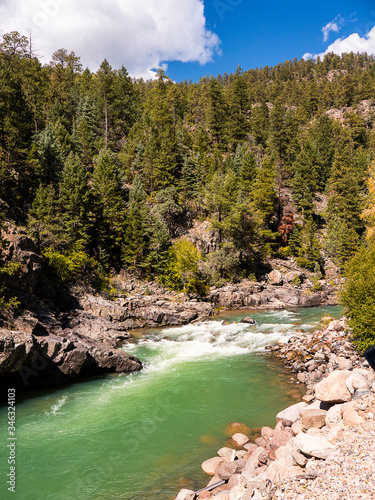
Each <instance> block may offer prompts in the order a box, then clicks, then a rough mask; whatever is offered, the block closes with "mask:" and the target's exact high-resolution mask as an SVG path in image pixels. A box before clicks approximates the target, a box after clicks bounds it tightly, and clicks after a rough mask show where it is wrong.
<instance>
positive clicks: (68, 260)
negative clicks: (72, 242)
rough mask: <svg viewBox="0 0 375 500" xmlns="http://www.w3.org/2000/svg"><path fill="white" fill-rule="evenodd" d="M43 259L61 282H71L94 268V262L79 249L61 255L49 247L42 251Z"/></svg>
mask: <svg viewBox="0 0 375 500" xmlns="http://www.w3.org/2000/svg"><path fill="white" fill-rule="evenodd" d="M43 255H44V257H45V258H46V259H47V260H48V263H49V265H50V266H51V267H53V269H54V270H55V272H56V274H57V276H58V277H59V278H60V279H61V281H72V280H75V279H77V278H79V277H81V276H82V275H83V274H84V273H85V271H86V270H87V269H88V268H91V269H93V268H95V267H96V262H95V260H94V259H92V258H90V257H89V256H88V255H87V254H86V253H85V252H84V251H83V250H81V249H80V248H78V249H73V250H72V251H71V252H69V253H66V254H63V253H61V252H58V251H57V250H55V249H53V248H51V247H49V248H46V249H45V250H44V251H43Z"/></svg>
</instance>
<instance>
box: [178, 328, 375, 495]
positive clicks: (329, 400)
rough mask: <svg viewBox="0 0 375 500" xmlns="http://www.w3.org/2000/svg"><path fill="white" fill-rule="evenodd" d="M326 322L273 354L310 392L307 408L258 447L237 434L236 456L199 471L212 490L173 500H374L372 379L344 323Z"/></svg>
mask: <svg viewBox="0 0 375 500" xmlns="http://www.w3.org/2000/svg"><path fill="white" fill-rule="evenodd" d="M322 321H323V323H322V328H321V329H320V330H319V331H317V332H315V333H314V334H310V333H309V334H307V333H303V332H301V333H299V334H298V335H296V336H294V337H292V338H289V339H287V338H280V339H279V341H278V343H277V344H276V345H274V346H268V352H269V353H270V355H271V356H276V357H277V358H278V359H282V360H283V361H284V362H285V363H286V365H287V366H289V367H290V369H291V370H292V371H293V372H294V374H295V376H296V378H297V381H299V382H300V383H304V384H306V394H305V396H304V397H303V398H302V401H301V402H299V403H296V404H294V405H293V406H291V407H289V408H286V409H285V410H283V411H281V412H279V413H278V414H277V415H276V426H275V427H274V428H273V429H272V428H270V427H262V428H261V431H260V436H259V437H257V438H256V439H255V440H253V442H251V440H250V438H249V436H250V434H249V433H248V432H246V431H245V432H236V433H234V434H233V436H232V446H231V448H228V447H224V448H221V449H220V450H219V451H218V453H217V456H216V457H213V458H211V459H208V460H207V461H205V462H204V463H203V464H202V469H203V470H204V471H205V472H206V473H207V474H208V475H210V476H212V478H211V481H210V482H209V483H208V488H209V489H208V490H205V491H201V492H199V493H198V494H197V493H196V492H194V491H191V490H181V491H180V492H179V494H178V496H177V498H176V500H192V499H196V498H199V499H203V498H212V499H218V500H219V499H220V500H250V499H255V500H261V499H267V500H277V499H280V500H289V499H316V498H330V499H340V500H343V499H345V500H349V499H353V498H364V499H371V498H374V496H375V482H374V481H373V479H372V474H373V472H374V470H375V465H374V463H375V462H374V455H375V453H374V449H373V439H374V436H375V423H374V415H375V372H374V371H373V370H372V369H371V368H369V366H368V363H367V361H366V360H365V359H364V358H363V357H362V356H360V355H358V354H357V353H356V351H355V349H354V348H353V346H352V344H351V342H350V338H349V336H348V334H347V333H346V332H345V329H344V326H345V325H344V321H330V320H329V318H326V319H323V320H322ZM244 428H245V429H246V426H244ZM215 485H217V486H216V487H215ZM211 487H212V488H211Z"/></svg>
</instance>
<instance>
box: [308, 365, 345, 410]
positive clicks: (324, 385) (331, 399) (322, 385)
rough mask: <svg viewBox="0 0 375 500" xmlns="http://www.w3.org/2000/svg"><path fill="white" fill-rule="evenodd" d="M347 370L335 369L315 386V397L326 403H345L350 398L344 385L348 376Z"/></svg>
mask: <svg viewBox="0 0 375 500" xmlns="http://www.w3.org/2000/svg"><path fill="white" fill-rule="evenodd" d="M350 375H351V372H350V371H349V370H335V371H333V372H331V373H330V374H329V375H328V377H327V378H325V379H323V380H322V381H321V382H319V383H318V384H316V386H315V397H316V399H319V400H320V401H324V402H326V403H345V402H347V401H350V400H351V394H350V392H349V389H348V387H347V385H346V381H347V379H348V378H349V377H350Z"/></svg>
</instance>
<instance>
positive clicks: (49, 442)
mask: <svg viewBox="0 0 375 500" xmlns="http://www.w3.org/2000/svg"><path fill="white" fill-rule="evenodd" d="M248 313H249V312H248V311H237V312H232V313H226V315H225V316H220V317H216V318H214V319H212V320H210V321H206V322H203V323H200V324H196V325H187V326H183V327H179V328H168V329H164V330H147V331H145V332H142V333H141V334H140V335H138V336H139V339H138V343H137V344H136V345H131V346H127V347H126V348H125V350H127V351H128V352H129V353H131V354H135V355H136V356H138V357H139V358H140V359H141V360H142V361H143V362H144V363H145V367H144V369H143V370H142V372H140V373H136V374H133V375H131V376H128V375H110V376H106V377H98V378H95V379H91V380H88V381H84V382H80V383H76V384H73V385H70V386H65V387H60V388H57V389H53V390H49V391H39V392H35V393H33V394H32V395H30V397H28V398H26V399H25V398H23V399H21V398H20V397H18V398H17V396H16V401H17V407H16V437H17V440H16V493H11V492H8V491H7V486H9V485H6V481H7V476H6V474H7V473H9V465H8V463H7V461H8V456H9V448H7V446H6V445H7V443H9V441H8V440H7V438H8V437H9V436H8V433H7V427H6V411H7V408H5V407H3V408H1V409H0V419H1V420H0V421H1V422H2V423H3V425H2V426H1V430H0V443H1V449H0V471H1V484H0V498H1V499H8V498H9V499H15V500H70V499H71V498H74V499H77V500H99V499H100V500H117V499H121V500H168V499H173V498H174V497H175V495H176V493H177V492H178V491H179V489H180V488H182V487H188V488H191V489H198V488H200V487H202V486H205V485H206V484H207V481H208V476H206V475H204V474H203V472H202V471H201V470H200V464H201V462H203V461H204V460H206V459H207V458H210V457H211V456H215V455H216V451H217V450H218V449H219V448H220V447H222V446H224V445H225V443H226V440H227V439H228V435H227V426H228V424H229V423H231V422H243V423H245V424H246V425H248V426H249V427H251V428H254V427H259V426H262V425H269V426H272V427H273V426H274V425H275V414H276V413H277V412H278V411H279V410H281V409H283V408H285V407H287V406H289V405H291V404H293V403H294V402H296V400H297V399H298V397H299V396H300V394H301V393H300V391H298V388H297V387H296V386H295V384H294V383H292V382H291V380H290V373H287V372H286V371H285V369H284V368H283V366H281V365H280V364H278V363H277V362H274V361H272V360H270V358H269V357H268V356H265V355H264V346H265V345H266V344H269V343H272V342H274V341H275V340H276V339H277V338H278V337H279V336H280V335H292V334H295V332H296V330H298V329H304V330H306V331H307V330H312V329H313V328H314V327H316V325H317V322H318V321H319V319H320V318H321V317H322V316H325V315H327V314H329V315H331V316H334V317H339V315H340V308H338V307H324V308H311V309H297V310H282V311H256V312H254V311H253V312H251V316H252V317H253V318H254V319H255V320H256V325H255V326H249V325H246V324H242V323H239V322H238V321H239V320H240V319H241V318H243V317H244V316H246V315H247V314H248ZM297 335H298V333H297Z"/></svg>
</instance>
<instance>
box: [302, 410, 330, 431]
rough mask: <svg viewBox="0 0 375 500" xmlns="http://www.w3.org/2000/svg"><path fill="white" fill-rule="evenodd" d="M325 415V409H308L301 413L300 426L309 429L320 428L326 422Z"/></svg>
mask: <svg viewBox="0 0 375 500" xmlns="http://www.w3.org/2000/svg"><path fill="white" fill-rule="evenodd" d="M326 416H327V411H326V410H314V409H313V410H308V411H306V412H304V414H303V415H302V418H301V423H302V426H303V428H304V429H310V428H311V427H314V428H316V429H321V428H322V427H323V426H324V425H325V423H326Z"/></svg>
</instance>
